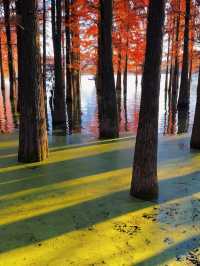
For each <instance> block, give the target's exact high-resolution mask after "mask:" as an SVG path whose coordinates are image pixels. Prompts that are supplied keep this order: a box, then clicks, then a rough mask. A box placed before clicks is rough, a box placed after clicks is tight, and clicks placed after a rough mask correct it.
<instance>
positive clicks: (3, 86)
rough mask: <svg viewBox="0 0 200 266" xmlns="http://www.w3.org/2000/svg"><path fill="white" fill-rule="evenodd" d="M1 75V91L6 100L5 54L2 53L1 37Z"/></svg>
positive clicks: (0, 43)
mask: <svg viewBox="0 0 200 266" xmlns="http://www.w3.org/2000/svg"><path fill="white" fill-rule="evenodd" d="M0 74H1V91H2V95H3V96H4V98H5V89H6V88H5V76H4V69H3V53H2V40H1V35H0Z"/></svg>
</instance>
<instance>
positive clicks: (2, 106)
mask: <svg viewBox="0 0 200 266" xmlns="http://www.w3.org/2000/svg"><path fill="white" fill-rule="evenodd" d="M6 85H8V84H6ZM16 128H18V122H17V118H16V115H13V112H12V108H11V102H10V95H9V93H8V90H6V91H5V92H3V93H2V92H1V91H0V132H1V133H12V132H13V131H14V130H15V129H16Z"/></svg>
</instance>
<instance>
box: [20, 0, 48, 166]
mask: <svg viewBox="0 0 200 266" xmlns="http://www.w3.org/2000/svg"><path fill="white" fill-rule="evenodd" d="M20 2H21V5H20V9H21V10H20V15H21V17H20V21H19V22H20V32H21V33H20V38H18V40H19V41H20V44H19V47H20V49H21V51H20V54H19V56H20V58H19V61H18V64H19V77H20V83H19V84H20V130H19V151H18V159H19V161H20V162H27V163H29V162H38V161H42V160H44V159H46V158H47V155H48V138H47V130H46V117H45V106H44V91H43V86H42V84H43V82H42V70H41V68H42V66H41V56H40V43H39V32H38V21H37V0H29V1H27V0H21V1H20ZM27 47H28V49H27Z"/></svg>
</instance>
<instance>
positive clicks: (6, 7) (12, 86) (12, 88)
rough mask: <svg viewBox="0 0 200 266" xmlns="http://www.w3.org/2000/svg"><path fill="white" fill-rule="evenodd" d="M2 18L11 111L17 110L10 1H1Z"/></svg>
mask: <svg viewBox="0 0 200 266" xmlns="http://www.w3.org/2000/svg"><path fill="white" fill-rule="evenodd" d="M3 7H4V17H5V28H6V39H7V50H8V71H9V82H10V99H11V102H12V106H13V107H14V108H13V110H14V111H16V109H17V93H16V75H15V69H14V62H13V51H12V40H11V29H10V1H9V0H3Z"/></svg>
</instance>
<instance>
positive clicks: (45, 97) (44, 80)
mask: <svg viewBox="0 0 200 266" xmlns="http://www.w3.org/2000/svg"><path fill="white" fill-rule="evenodd" d="M46 57H47V49H46V0H43V60H42V63H43V90H44V102H45V112H46V119H47V117H48V115H47V91H46V61H47V60H46ZM47 125H48V119H47Z"/></svg>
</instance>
